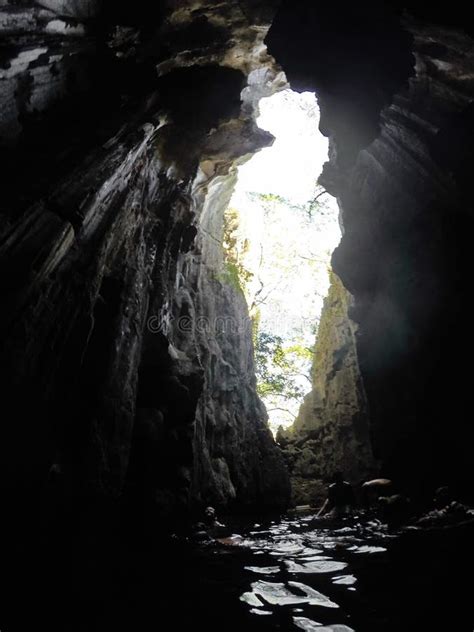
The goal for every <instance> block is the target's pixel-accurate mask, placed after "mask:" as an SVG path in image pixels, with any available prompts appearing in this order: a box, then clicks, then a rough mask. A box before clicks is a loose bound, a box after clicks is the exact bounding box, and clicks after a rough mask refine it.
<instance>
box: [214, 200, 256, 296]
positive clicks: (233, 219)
mask: <svg viewBox="0 0 474 632" xmlns="http://www.w3.org/2000/svg"><path fill="white" fill-rule="evenodd" d="M238 228H239V212H238V211H237V210H236V209H234V208H229V209H227V211H226V213H225V216H224V236H223V243H222V247H223V250H224V260H225V263H224V272H223V274H222V275H221V278H220V280H221V281H222V282H223V283H227V284H229V285H231V286H232V287H233V288H234V289H235V290H237V291H238V292H242V293H243V294H245V286H246V285H247V283H249V282H250V281H251V279H252V277H253V273H252V272H250V271H249V270H247V269H246V268H245V266H244V265H243V264H242V262H241V259H242V256H243V255H245V253H246V248H248V244H247V243H246V242H244V243H243V244H240V243H239V241H238V236H237V235H238Z"/></svg>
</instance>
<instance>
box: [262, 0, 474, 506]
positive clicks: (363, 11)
mask: <svg viewBox="0 0 474 632" xmlns="http://www.w3.org/2000/svg"><path fill="white" fill-rule="evenodd" d="M290 5H291V6H290ZM408 8H409V9H410V10H411V11H412V14H411V17H410V16H409V15H406V14H403V7H402V6H401V5H398V3H391V4H390V5H380V4H376V3H371V2H366V3H362V5H358V6H357V8H354V9H352V8H351V7H347V14H346V16H345V19H344V21H343V23H341V21H340V19H339V16H338V15H337V12H338V10H339V9H338V8H335V7H324V8H321V7H318V9H316V8H315V7H312V6H311V3H310V2H304V1H301V2H298V3H297V4H296V5H295V4H292V3H283V5H282V9H281V11H280V13H279V14H278V15H277V19H276V20H275V21H274V23H273V27H272V30H271V31H270V34H269V37H268V39H267V41H268V44H269V48H270V51H271V52H272V53H273V54H274V55H275V56H276V58H277V59H278V60H279V61H280V63H281V64H282V66H283V68H284V70H285V71H286V73H287V76H288V79H289V81H290V83H291V85H293V86H294V87H296V88H306V89H308V88H311V87H312V89H314V90H316V92H317V94H318V98H319V103H320V107H321V123H320V126H321V130H322V131H323V132H324V133H325V134H327V135H328V136H329V137H330V143H331V151H330V161H329V163H328V164H327V165H326V166H325V168H324V171H323V175H322V177H321V179H320V181H321V183H322V184H323V185H324V186H325V187H326V188H327V189H328V190H329V191H331V192H332V193H333V194H334V195H336V196H337V197H338V199H339V203H340V206H341V219H342V223H343V226H344V235H343V238H342V241H341V244H340V245H339V247H338V248H337V249H336V252H335V253H334V257H333V267H334V270H335V272H336V273H337V274H338V275H339V277H340V278H341V279H342V281H343V283H344V285H345V286H346V287H347V288H348V289H349V291H350V292H351V293H352V294H353V296H354V299H355V304H354V306H353V308H351V313H350V315H351V318H352V319H353V320H354V321H355V322H357V324H358V326H359V333H358V336H357V350H358V356H359V363H360V369H361V374H362V377H363V381H364V386H365V390H366V394H367V399H368V403H369V407H370V420H371V434H372V437H373V442H374V451H375V454H376V457H377V458H380V459H381V463H382V469H383V472H382V473H383V474H385V475H387V476H392V477H394V478H395V479H396V480H397V481H398V482H399V483H400V484H402V486H403V485H405V486H406V488H407V489H408V490H409V491H410V493H413V494H415V493H417V490H418V491H419V490H423V489H425V490H426V489H428V488H430V487H431V488H432V487H434V486H436V485H438V484H442V481H445V484H449V483H451V484H453V485H455V486H456V487H458V488H460V489H464V490H466V491H468V490H469V489H470V487H471V481H472V474H470V471H471V467H470V465H469V463H470V460H471V448H470V446H472V440H473V432H474V431H473V426H472V424H471V423H470V422H469V421H468V418H469V416H470V412H469V411H470V407H471V402H470V386H469V381H470V377H469V376H470V373H471V371H470V368H469V365H470V358H471V356H472V341H471V338H470V336H468V335H467V336H466V328H465V327H464V326H463V324H462V323H463V322H465V309H466V306H467V305H468V303H469V293H470V267H471V265H470V258H471V255H470V250H471V245H470V241H471V234H472V229H473V213H472V199H471V197H472V196H471V194H470V190H471V184H470V181H469V180H470V177H469V175H468V174H470V173H471V172H472V167H473V153H472V147H471V138H472V129H473V118H472V117H473V109H472V100H473V97H474V93H473V83H472V79H473V72H472V68H473V67H472V63H473V52H474V42H473V40H472V29H470V26H469V25H470V21H469V19H468V18H467V14H466V12H465V9H464V8H463V7H462V6H461V5H460V4H457V3H455V4H454V5H452V6H451V7H450V8H449V10H448V9H446V11H444V12H443V15H441V14H440V12H439V11H436V10H435V9H433V7H429V6H425V5H423V4H422V3H413V5H412V6H411V7H408ZM351 12H352V13H351ZM290 24H291V27H290ZM349 24H350V27H349ZM289 28H293V29H295V32H298V39H297V40H296V39H294V38H290V40H289V39H288V29H289ZM280 29H281V32H283V31H284V32H285V42H286V44H283V40H280V37H279V30H280ZM288 41H291V42H292V44H291V45H289V46H288V44H287V42H288ZM331 60H332V61H331ZM334 60H338V63H333V62H334Z"/></svg>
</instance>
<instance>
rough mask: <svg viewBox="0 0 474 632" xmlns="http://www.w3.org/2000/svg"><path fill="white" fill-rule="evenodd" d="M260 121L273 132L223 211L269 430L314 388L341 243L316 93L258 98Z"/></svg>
mask: <svg viewBox="0 0 474 632" xmlns="http://www.w3.org/2000/svg"><path fill="white" fill-rule="evenodd" d="M259 113H260V114H259V117H258V118H257V124H258V126H259V127H260V128H261V129H263V130H265V131H268V132H270V133H271V134H272V135H273V136H274V138H275V140H274V142H273V144H272V145H271V146H270V147H267V148H264V149H262V150H261V151H260V152H258V153H256V154H255V155H254V156H253V157H252V158H251V159H250V160H249V161H248V162H246V163H245V164H244V165H242V166H240V167H239V168H238V180H237V185H236V187H235V190H234V193H233V196H232V199H231V201H230V204H229V207H228V209H227V211H226V214H225V227H224V249H225V252H226V259H227V265H230V266H235V271H236V273H237V274H238V276H239V281H240V284H241V286H242V289H243V291H244V294H245V297H246V300H247V304H248V308H249V314H250V317H251V319H252V323H253V339H254V349H255V368H256V375H257V389H258V393H259V395H260V397H261V398H262V401H263V402H264V404H265V406H266V408H267V412H268V415H269V425H270V428H271V430H272V432H273V433H274V434H276V432H277V429H278V428H279V427H280V426H282V427H284V428H286V427H288V426H289V425H290V424H292V423H293V422H294V420H295V419H296V417H297V416H298V410H299V407H300V405H301V403H302V401H303V397H304V395H305V394H306V393H308V392H309V391H310V389H311V385H312V371H313V368H314V367H313V359H314V348H315V337H316V336H317V329H318V323H319V319H320V315H321V310H322V308H323V302H324V299H325V297H326V296H327V293H328V289H329V285H330V270H331V263H330V260H331V255H332V252H333V250H334V248H335V247H336V246H337V244H338V243H339V240H340V238H341V231H340V226H339V219H338V215H339V209H338V206H337V202H336V200H335V198H333V197H332V196H331V195H329V194H328V193H327V192H326V191H325V189H324V188H323V187H322V186H321V185H319V184H318V177H319V175H320V173H321V171H322V167H323V164H324V163H325V162H326V161H327V159H328V140H327V138H325V137H324V136H323V135H322V134H321V133H320V132H319V130H318V123H319V107H318V104H317V99H316V96H315V95H314V93H311V92H303V93H298V92H294V91H292V90H290V89H285V90H283V91H281V92H277V93H276V94H274V95H272V96H270V97H267V98H264V99H261V101H260V103H259Z"/></svg>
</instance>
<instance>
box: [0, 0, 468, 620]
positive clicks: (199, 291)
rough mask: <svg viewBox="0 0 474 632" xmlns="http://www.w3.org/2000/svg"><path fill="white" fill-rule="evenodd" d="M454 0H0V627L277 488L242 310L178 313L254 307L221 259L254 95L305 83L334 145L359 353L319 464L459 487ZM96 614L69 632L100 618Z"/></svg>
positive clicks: (462, 45)
mask: <svg viewBox="0 0 474 632" xmlns="http://www.w3.org/2000/svg"><path fill="white" fill-rule="evenodd" d="M469 13H470V11H469V8H468V6H467V5H466V4H465V3H461V2H456V1H455V2H452V3H450V5H449V6H444V7H441V6H440V7H437V6H434V5H433V4H431V3H422V2H410V1H409V0H407V2H405V3H404V2H397V1H393V2H382V3H381V2H375V1H374V2H372V1H363V2H361V3H357V4H355V3H343V4H342V5H336V4H335V3H332V4H331V3H329V4H328V3H319V2H313V1H311V0H291V1H287V0H283V1H282V2H276V1H274V0H240V1H239V2H233V1H232V0H222V1H219V2H217V1H213V0H160V1H158V0H155V1H150V0H135V2H134V3H129V2H127V1H126V0H37V1H33V0H31V1H28V0H0V32H1V44H0V54H1V57H2V59H1V64H0V84H1V90H0V94H1V114H0V168H1V174H2V200H1V203H0V287H1V297H2V310H1V313H0V319H1V322H2V326H1V330H2V343H1V351H0V370H1V385H2V414H1V418H2V419H1V424H0V467H1V469H0V472H1V477H0V489H1V498H2V518H1V520H2V544H1V550H2V558H3V559H4V568H5V573H4V575H5V577H6V578H7V584H8V587H7V591H6V592H5V593H4V594H5V595H6V597H7V599H6V607H5V614H4V615H2V616H4V617H5V621H6V623H5V630H15V629H18V630H24V629H27V625H26V623H25V622H26V621H28V622H31V621H34V620H35V617H46V618H48V617H50V619H49V620H50V623H51V627H54V626H55V625H57V626H58V629H61V630H65V629H69V627H68V625H69V623H68V622H69V621H70V619H75V615H73V616H71V613H72V612H74V606H68V605H67V604H66V602H67V599H68V598H69V595H68V590H67V587H66V586H65V585H64V584H65V583H66V584H67V583H68V582H70V579H69V578H70V575H71V570H70V568H71V558H72V560H73V567H74V568H75V569H76V571H75V572H74V574H75V575H76V576H78V577H79V578H80V579H79V583H80V584H84V583H87V582H89V581H91V582H92V583H94V582H96V583H97V586H99V585H100V582H101V581H102V579H101V577H105V578H107V577H108V575H107V574H106V573H105V572H104V574H103V575H101V572H100V571H98V570H97V569H103V568H106V567H110V566H113V563H112V562H111V560H112V559H116V558H117V556H119V557H120V555H121V554H122V553H123V551H124V549H127V547H128V550H135V549H134V547H137V546H138V543H140V542H150V541H151V540H154V539H156V538H157V537H158V536H157V534H160V535H159V538H165V537H167V536H166V534H168V533H170V532H171V531H172V530H173V529H176V525H177V524H179V525H182V524H184V523H185V522H186V521H188V520H190V519H191V518H190V517H193V516H195V515H196V514H197V513H199V512H200V511H202V509H203V508H204V507H206V506H208V505H212V506H214V507H217V508H218V509H219V511H223V512H229V513H231V514H234V515H239V516H245V515H251V514H253V513H255V512H263V511H265V512H269V513H271V512H282V511H285V510H286V509H287V508H288V506H289V505H290V503H291V486H290V478H289V474H288V467H287V463H286V462H285V456H284V454H283V452H282V449H281V446H279V445H277V444H276V443H275V441H274V439H273V437H272V435H271V433H270V431H269V429H268V425H267V415H266V412H265V409H264V407H263V404H262V403H261V401H260V399H259V397H258V395H257V392H256V378H255V368H254V358H253V347H252V331H251V325H250V324H248V323H247V325H246V326H245V327H241V328H238V329H236V330H231V331H228V330H226V331H223V330H220V329H219V328H211V330H210V331H209V330H207V329H206V330H203V328H202V327H199V326H197V323H199V322H204V321H205V322H207V323H215V322H216V319H217V320H218V319H219V318H221V317H224V318H227V317H229V318H233V319H235V320H236V321H238V322H239V323H241V322H242V323H243V322H247V321H246V320H245V317H246V315H247V306H246V303H245V300H244V299H243V297H242V295H241V293H240V292H239V291H238V288H237V289H236V288H235V286H234V284H233V283H231V282H229V280H228V279H225V278H223V277H222V266H223V255H222V247H221V242H222V231H223V216H224V212H225V210H226V208H227V205H228V203H229V200H230V198H231V195H232V191H233V188H234V186H235V183H236V177H237V176H236V169H237V167H238V166H239V165H240V164H243V163H244V162H245V161H247V160H248V159H249V158H250V157H251V156H252V155H253V154H255V152H257V151H259V150H260V149H262V148H264V147H267V146H269V145H270V144H271V143H272V141H273V138H272V136H271V134H269V133H268V132H265V131H263V130H261V129H259V128H258V126H257V124H256V117H257V115H258V102H259V100H260V99H262V98H263V97H267V96H270V95H272V94H275V93H276V92H278V91H280V90H283V89H285V88H288V87H291V89H292V90H295V91H310V92H314V93H315V94H316V96H317V100H318V104H319V108H320V113H321V118H320V130H321V132H322V134H324V135H325V136H326V137H328V139H329V156H328V162H327V163H326V164H325V165H324V168H323V171H322V173H321V175H320V176H319V182H320V184H321V185H322V186H323V187H324V188H325V189H326V190H327V191H328V192H329V193H330V194H331V195H333V196H334V197H335V198H336V199H337V202H338V204H339V208H340V222H341V226H342V230H343V236H342V239H341V243H340V244H339V246H338V247H337V248H336V250H335V252H334V254H333V257H332V269H333V271H334V273H335V275H337V277H338V279H339V280H340V281H339V283H340V288H339V292H340V294H339V296H344V297H346V298H344V300H345V301H346V302H345V303H344V305H345V308H346V309H347V314H346V316H347V319H349V320H347V321H344V322H349V321H350V323H351V325H350V327H349V326H347V327H346V329H347V332H346V334H344V335H347V336H350V337H351V341H352V343H351V344H352V346H351V347H350V354H351V356H350V357H351V362H352V363H353V365H355V364H357V371H358V372H357V376H356V378H354V380H353V383H352V382H351V385H352V386H351V388H354V389H357V396H355V395H354V398H355V400H351V402H352V403H353V401H356V405H357V414H354V413H353V412H351V416H350V424H349V425H350V428H351V429H350V432H355V434H356V437H355V438H354V436H353V434H351V435H350V437H349V438H347V437H348V433H349V430H348V429H347V427H344V428H343V429H342V430H341V426H340V425H338V424H340V423H343V422H342V421H341V422H340V421H339V417H337V415H336V413H335V412H334V411H335V409H336V405H337V401H336V402H333V403H332V404H331V406H334V408H326V412H325V414H327V415H328V418H330V419H331V420H332V425H331V424H327V426H326V427H325V430H324V432H325V433H326V434H325V437H326V439H327V443H326V444H325V445H326V448H324V449H323V448H320V447H318V445H316V444H318V440H317V439H316V440H314V437H313V444H314V446H313V448H311V449H314V450H316V452H315V454H316V455H317V460H318V459H319V461H318V463H319V465H318V467H319V470H318V471H324V475H326V474H329V470H330V469H331V468H332V469H333V470H334V469H335V468H338V469H340V470H343V471H346V472H353V474H354V477H356V476H359V475H360V476H363V475H365V474H368V473H371V474H373V475H376V476H382V475H383V476H386V477H389V478H390V479H393V480H396V481H397V485H398V487H399V489H400V490H402V491H403V492H404V493H407V494H409V495H410V497H411V498H413V499H414V501H415V502H419V503H421V504H422V503H423V502H425V501H426V500H427V498H428V497H430V495H432V493H433V490H434V489H436V488H437V487H440V486H441V485H444V486H449V487H450V489H454V490H456V494H458V496H459V498H462V499H463V500H464V501H465V502H467V503H469V502H471V503H472V501H473V500H474V498H473V487H472V485H473V480H472V479H473V474H472V472H473V468H472V449H473V444H474V441H473V440H474V425H473V424H472V423H471V422H470V421H469V415H470V405H471V395H472V391H471V389H472V377H471V375H472V374H471V358H472V357H473V356H474V338H471V337H470V336H468V335H467V331H468V330H469V323H468V322H467V311H466V310H467V308H468V304H469V300H470V298H471V297H472V288H471V285H470V282H471V281H470V280H471V272H472V268H471V265H472V261H471V254H472V244H471V236H472V234H473V227H474V226H473V224H474V209H473V202H472V191H471V177H472V173H473V171H474V149H473V142H472V139H473V132H474V104H473V103H474V26H473V24H472V19H471V17H470V15H469ZM288 159H289V160H291V156H289V157H288ZM317 175H318V174H315V176H317ZM338 287H339V286H338ZM347 297H350V300H349V298H347ZM328 327H329V325H328ZM341 327H342V325H341ZM341 331H343V330H342V329H340V330H339V334H340V335H343V334H341ZM344 331H346V330H344ZM324 357H326V356H324ZM331 357H332V356H331ZM333 359H334V358H333ZM328 362H329V361H328ZM353 365H351V366H353ZM338 370H339V369H338V366H337V363H336V362H335V361H334V363H333V364H331V365H330V367H329V368H328V371H327V373H326V374H325V375H324V376H323V377H322V378H321V380H323V381H324V384H325V385H326V386H324V388H326V387H327V388H328V390H327V392H330V387H331V384H332V385H334V384H336V386H337V384H340V382H337V381H332V380H336V378H337V375H336V374H337V372H338ZM335 375H336V377H335ZM328 384H329V386H327V385H328ZM321 388H323V386H321ZM328 401H329V400H328ZM328 406H329V404H328ZM335 415H336V416H335ZM354 428H355V430H354ZM318 436H319V435H318ZM282 441H283V439H282ZM343 441H347V442H348V443H347V445H348V446H349V447H348V448H347V450H342V449H339V448H338V447H337V446H341V445H342V443H341V442H343ZM313 444H311V445H313ZM349 444H350V445H349ZM327 446H329V447H327ZM335 446H336V447H335ZM324 450H326V452H324ZM338 450H339V451H338ZM329 452H330V454H329ZM325 459H328V460H327V461H326V460H325ZM324 463H326V464H327V463H330V466H329V465H327V466H326V469H324ZM301 467H304V466H301ZM364 468H365V470H364ZM326 470H328V471H326ZM303 474H304V472H303ZM292 480H293V479H292ZM354 482H356V481H355V480H354ZM150 546H151V545H150ZM154 546H155V547H156V544H155V545H154ZM71 551H72V555H71ZM85 559H87V560H88V561H87V562H84V560H85ZM92 559H93V560H94V564H92V562H90V560H92ZM181 561H182V563H183V564H185V562H184V561H183V560H181ZM94 569H96V571H95V570H94ZM188 570H189V569H188ZM150 572H151V571H150ZM189 572H191V571H189ZM95 573H96V575H97V576H96V577H94V579H93V580H92V579H91V576H92V575H94V574H95ZM174 580H175V581H178V580H177V578H176V577H174ZM103 581H104V582H107V581H108V579H104V580H103ZM76 592H77V591H76ZM78 592H79V594H80V595H82V593H81V591H80V590H79V591H78ZM96 593H97V594H99V593H100V589H99V588H97V589H96ZM96 593H94V594H96ZM25 595H32V597H31V599H30V603H31V604H33V605H34V607H33V605H32V606H31V609H29V608H27V607H25ZM66 595H67V596H66ZM94 599H95V601H94V600H92V601H94V607H95V606H97V603H98V602H99V601H100V599H99V598H98V597H94ZM51 600H54V601H56V602H58V603H57V605H56V606H55V607H54V608H52V609H51ZM85 601H87V598H85V597H84V602H85ZM88 603H89V602H88ZM48 604H49V605H48ZM89 605H90V604H89ZM76 607H77V606H76ZM90 608H92V606H90ZM97 608H98V606H97ZM33 610H35V612H36V614H35V615H34V614H33ZM52 610H53V611H54V613H55V614H54V617H53V615H52V614H51V612H52ZM451 614H452V613H451ZM89 615H90V611H89ZM101 616H102V615H101ZM103 616H104V617H105V619H104V620H107V616H106V615H103ZM446 617H448V614H446ZM53 619H54V621H53ZM56 619H57V620H58V621H59V622H58V621H57V620H56ZM92 619H93V617H92V615H90V616H89V619H87V617H86V616H85V615H84V617H82V616H79V615H78V617H77V618H76V620H73V622H72V624H71V626H72V627H71V629H74V630H76V629H77V630H81V631H85V630H95V629H99V624H97V628H96V627H94V624H92V623H90V621H91V620H92ZM261 619H262V620H263V619H265V617H261ZM86 620H87V621H86ZM448 620H449V621H451V619H448V618H445V619H443V618H442V617H441V619H440V620H439V621H441V622H443V624H444V623H446V621H448ZM78 621H79V623H78ZM101 621H102V624H101V626H100V629H102V630H104V629H106V628H105V627H104V624H103V620H101ZM463 622H464V620H463ZM0 625H2V624H1V623H0ZM7 625H8V626H9V627H7ZM261 625H263V624H261ZM440 625H441V623H440ZM22 626H23V627H22ZM115 626H116V627H115V628H114V629H119V628H118V627H117V626H118V623H117V622H115ZM2 629H3V627H2ZM107 629H108V628H107ZM111 629H112V628H111ZM129 629H130V628H129ZM136 629H137V630H139V629H143V630H145V629H149V628H147V627H146V626H145V625H142V626H141V627H140V625H138V624H137V627H136ZM183 629H184V628H183ZM216 629H217V628H216ZM257 629H262V627H259V628H257ZM265 629H266V628H265ZM269 629H270V628H269ZM283 629H287V628H283ZM288 629H290V628H288ZM308 629H309V628H308ZM328 629H329V628H328ZM366 629H369V627H367V628H366ZM370 629H372V628H370ZM374 629H375V628H374ZM379 629H380V628H379ZM386 629H387V630H388V629H392V628H390V627H386ZM398 629H399V628H398ZM431 629H441V628H436V627H433V628H431ZM458 629H472V621H471V622H470V627H466V628H464V627H460V628H458ZM358 630H359V628H358ZM360 630H363V628H362V627H361V628H360Z"/></svg>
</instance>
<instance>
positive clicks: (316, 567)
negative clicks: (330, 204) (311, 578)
mask: <svg viewBox="0 0 474 632" xmlns="http://www.w3.org/2000/svg"><path fill="white" fill-rule="evenodd" d="M285 566H286V568H287V569H288V571H289V572H290V573H335V572H337V571H342V569H344V568H346V566H347V564H346V562H333V561H326V560H317V561H315V562H305V563H304V564H297V563H296V562H292V561H291V560H288V561H286V562H285Z"/></svg>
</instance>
